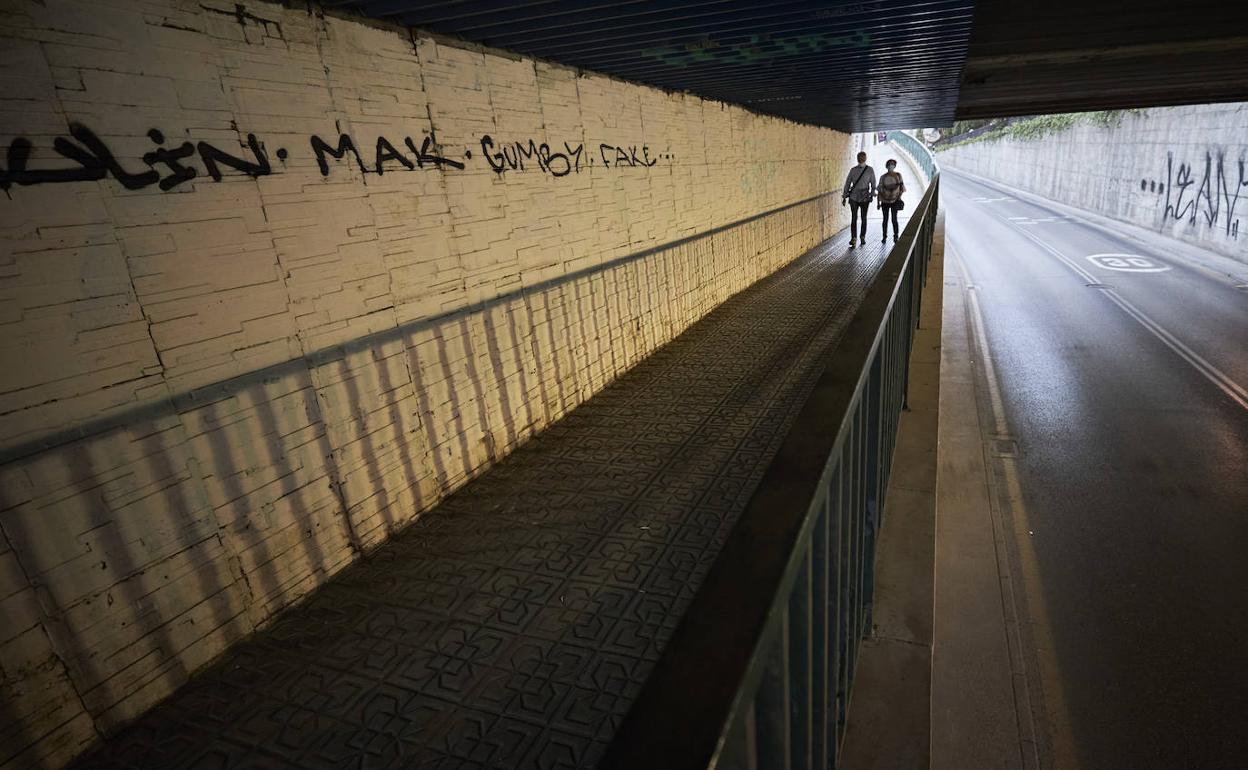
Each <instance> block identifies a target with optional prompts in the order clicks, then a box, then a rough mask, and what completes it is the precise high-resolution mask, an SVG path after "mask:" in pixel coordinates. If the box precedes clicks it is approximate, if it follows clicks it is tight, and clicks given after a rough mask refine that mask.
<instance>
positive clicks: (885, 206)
mask: <svg viewBox="0 0 1248 770" xmlns="http://www.w3.org/2000/svg"><path fill="white" fill-rule="evenodd" d="M880 208H881V209H882V210H883V211H884V237H885V238H887V237H888V215H889V212H892V215H893V237H894V238H896V237H897V207H896V206H894V205H893V204H891V203H881V204H880Z"/></svg>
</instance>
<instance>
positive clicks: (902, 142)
mask: <svg viewBox="0 0 1248 770" xmlns="http://www.w3.org/2000/svg"><path fill="white" fill-rule="evenodd" d="M888 138H889V140H890V141H892V142H893V143H894V144H896V145H897V147H898V149H900V150H901V151H902V152H904V153H905V154H906V155H908V156H909V157H910V160H912V161H913V162H914V165H915V167H916V168H918V169H920V170H921V171H922V172H923V174H924V175H925V176H926V177H927V181H929V182H930V181H931V180H932V179H934V178H935V177H936V174H937V173H939V171H940V167H939V166H938V165H937V164H936V156H935V155H933V154H932V151H931V150H929V149H927V145H925V144H923V142H922V141H920V140H919V139H917V138H916V137H914V136H911V135H910V134H908V133H906V132H905V131H889V132H888Z"/></svg>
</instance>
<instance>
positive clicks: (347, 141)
mask: <svg viewBox="0 0 1248 770" xmlns="http://www.w3.org/2000/svg"><path fill="white" fill-rule="evenodd" d="M308 141H309V142H310V143H311V144H312V152H314V153H316V165H317V167H318V168H320V170H321V176H329V161H328V160H326V158H325V156H326V155H329V156H331V157H332V158H333V159H334V160H342V159H343V158H344V157H346V155H347V153H348V152H349V153H351V155H352V156H354V157H355V162H356V164H358V165H359V167H360V172H361V173H364V172H367V171H368V169H367V168H365V167H364V159H363V158H361V157H360V151H359V150H357V149H355V142H353V141H351V135H350V134H339V135H338V146H337V147H330V146H329V145H328V144H327V143H326V142H325V140H324V139H322V138H321V137H319V136H317V135H316V134H313V135H312V136H311V137H310V138H309V140H308Z"/></svg>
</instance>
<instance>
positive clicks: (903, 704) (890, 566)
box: [841, 215, 945, 770]
mask: <svg viewBox="0 0 1248 770" xmlns="http://www.w3.org/2000/svg"><path fill="white" fill-rule="evenodd" d="M944 233H945V227H944V216H943V215H941V216H940V217H939V218H938V219H937V224H936V231H935V235H934V240H933V243H932V260H931V263H930V265H929V267H928V276H927V286H926V287H925V288H924V289H923V294H922V304H921V307H920V313H919V327H918V329H917V330H916V332H915V338H914V347H913V349H912V351H911V354H910V379H909V383H908V394H907V400H908V406H909V409H908V411H904V412H902V415H901V422H900V424H899V426H898V430H897V448H896V451H895V453H894V455H893V467H892V473H891V474H890V476H889V484H888V492H887V493H886V495H885V501H884V514H883V517H882V525H881V529H880V539H879V544H878V546H877V552H876V565H877V566H876V574H875V593H874V602H873V605H872V614H873V618H872V628H871V632H870V635H869V636H868V637H867V638H866V639H865V640H864V641H863V643H862V649H861V652H860V658H859V664H858V665H859V667H858V671H857V674H856V676H855V681H854V690H853V696H852V700H851V703H850V707H849V715H848V719H847V722H846V731H845V738H844V743H843V744H842V755H841V766H842V767H844V768H846V770H916V769H918V768H925V767H927V766H928V757H929V754H930V741H929V734H930V720H931V712H930V705H931V703H930V696H931V680H932V666H931V664H932V590H933V569H934V558H935V537H936V532H935V527H936V521H935V519H936V466H937V424H938V416H939V406H940V399H941V371H940V367H941V325H942V293H943V292H942V289H943V280H944Z"/></svg>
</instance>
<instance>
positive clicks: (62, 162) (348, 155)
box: [0, 122, 673, 194]
mask: <svg viewBox="0 0 1248 770" xmlns="http://www.w3.org/2000/svg"><path fill="white" fill-rule="evenodd" d="M147 138H148V139H149V140H150V141H151V142H152V144H153V145H154V147H153V148H152V149H151V150H149V151H147V152H145V153H144V154H143V155H142V156H141V157H140V158H139V159H137V160H134V159H132V160H129V161H123V160H122V159H121V158H119V157H118V153H116V152H114V150H113V149H112V148H110V146H109V144H108V142H107V141H105V139H104V138H102V137H101V136H99V135H98V134H96V133H95V132H94V131H92V130H91V129H90V128H88V127H87V126H85V125H83V124H82V123H77V122H73V123H70V124H69V132H68V136H58V137H56V138H54V139H53V140H52V146H51V150H52V153H54V154H55V155H56V156H57V159H51V160H49V159H45V158H43V157H42V156H39V157H38V159H36V147H35V145H34V143H33V142H32V141H31V140H30V139H29V138H27V137H23V136H19V137H16V138H14V139H12V140H11V141H10V142H9V146H8V150H7V152H6V154H5V161H4V165H3V167H0V190H3V191H4V192H5V193H6V194H11V193H9V190H10V188H12V187H13V186H14V185H16V186H19V187H25V186H31V185H41V184H57V183H66V182H90V181H99V180H103V179H109V178H111V179H112V180H114V181H116V182H118V183H119V184H121V186H122V187H124V188H125V189H127V190H142V189H144V188H147V187H151V186H152V185H156V186H157V187H159V188H160V189H161V190H166V191H168V190H173V189H176V188H177V187H179V186H181V185H183V184H185V183H186V182H190V181H191V180H194V179H197V178H202V177H204V176H207V177H208V178H210V179H212V180H213V181H214V182H220V181H221V180H222V179H223V178H225V176H226V175H227V174H236V175H243V176H247V177H252V178H257V177H262V176H268V175H270V174H274V173H278V172H280V171H281V170H282V169H283V168H284V167H285V165H286V163H287V161H288V160H289V159H291V158H292V155H293V153H292V151H291V150H288V149H287V148H286V147H278V148H277V149H276V150H275V151H274V152H273V158H274V160H272V161H271V160H270V158H269V151H268V150H267V149H266V147H265V144H264V142H262V141H261V140H260V139H259V138H257V137H256V135H255V134H250V133H249V134H247V135H246V140H245V141H240V142H239V146H238V148H237V149H233V148H231V149H229V150H224V149H221V148H220V147H217V146H216V145H213V144H210V143H208V142H203V141H201V142H191V141H183V142H181V143H180V144H177V143H171V144H166V138H165V134H164V132H163V131H161V130H160V129H157V128H153V129H151V130H150V131H148V132H147ZM479 147H480V153H479V154H478V155H476V156H475V157H476V161H475V162H477V163H482V164H484V166H485V167H486V168H489V169H490V170H492V171H494V172H495V173H496V174H498V175H499V176H502V175H503V174H504V173H505V172H522V171H540V172H543V173H545V174H548V175H549V176H551V177H554V178H559V177H564V176H567V175H568V174H572V173H580V172H581V171H584V170H588V169H590V168H592V167H594V166H598V167H600V168H604V169H631V168H641V169H648V168H651V167H653V166H655V165H656V164H657V163H658V162H659V161H660V160H665V161H671V160H673V156H672V155H670V154H666V153H664V154H652V150H651V149H650V147H649V146H648V145H622V144H621V145H617V144H613V143H607V142H603V143H600V144H598V153H597V157H594V154H593V153H591V152H589V151H587V150H586V149H585V145H584V143H583V142H576V143H575V144H573V143H570V142H560V143H559V146H558V148H556V147H555V145H553V144H551V143H548V142H538V141H537V140H535V139H532V138H529V139H525V140H521V141H507V142H495V140H494V139H493V138H492V137H491V136H489V135H488V134H486V135H483V136H481V138H480V142H479ZM473 149H474V148H472V147H470V148H466V149H464V151H463V152H462V153H460V154H446V152H445V149H444V148H443V147H441V146H440V145H439V144H438V142H437V140H436V139H435V138H434V136H432V135H426V136H424V137H423V138H422V139H421V140H420V141H419V143H417V141H416V140H415V139H413V138H412V137H410V136H404V137H402V138H401V139H397V138H396V139H391V138H389V137H386V136H378V137H377V138H376V140H375V141H374V142H371V143H363V142H358V141H357V140H356V139H355V138H353V137H352V136H351V135H350V134H347V133H339V134H338V135H337V137H336V138H332V139H326V138H324V137H321V136H319V135H316V134H313V135H311V136H309V138H308V146H307V150H306V152H307V153H308V156H309V157H310V158H311V159H313V160H315V162H316V167H317V169H318V170H319V171H320V174H321V176H322V177H328V176H329V175H330V174H331V173H333V172H334V169H335V168H336V167H339V166H341V165H342V164H344V163H345V164H350V165H355V166H356V167H357V168H358V169H359V171H360V173H361V174H376V175H378V176H381V175H384V174H386V173H388V172H394V171H421V170H435V169H450V170H454V171H462V170H464V169H466V168H468V166H469V164H471V163H473V162H474V155H473ZM370 150H371V154H369V151H370ZM275 163H276V165H275ZM140 164H141V165H140Z"/></svg>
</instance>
